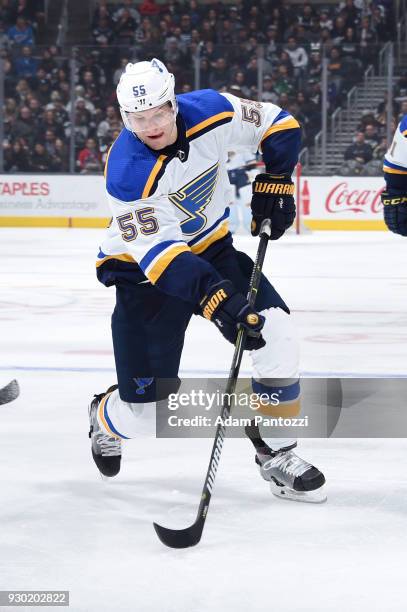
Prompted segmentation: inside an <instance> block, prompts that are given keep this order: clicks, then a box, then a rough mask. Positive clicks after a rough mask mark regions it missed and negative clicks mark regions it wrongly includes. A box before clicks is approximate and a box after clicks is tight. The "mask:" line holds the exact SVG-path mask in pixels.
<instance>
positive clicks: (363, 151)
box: [345, 132, 373, 165]
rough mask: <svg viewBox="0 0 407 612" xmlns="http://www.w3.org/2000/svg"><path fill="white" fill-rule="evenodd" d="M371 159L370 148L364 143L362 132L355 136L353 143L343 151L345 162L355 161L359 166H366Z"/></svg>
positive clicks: (371, 152) (371, 151)
mask: <svg viewBox="0 0 407 612" xmlns="http://www.w3.org/2000/svg"><path fill="white" fill-rule="evenodd" d="M372 157H373V150H372V147H371V146H370V145H368V144H366V142H365V135H364V134H363V132H358V133H357V134H356V139H355V142H353V143H352V144H351V145H349V147H348V148H347V149H346V151H345V160H346V161H355V162H357V163H358V164H360V165H364V164H366V163H367V162H368V161H370V160H371V159H372Z"/></svg>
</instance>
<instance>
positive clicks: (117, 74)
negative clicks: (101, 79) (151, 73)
mask: <svg viewBox="0 0 407 612" xmlns="http://www.w3.org/2000/svg"><path fill="white" fill-rule="evenodd" d="M129 61H130V60H129V58H128V57H122V59H121V60H120V66H119V68H116V70H115V71H114V73H113V79H112V81H113V85H114V86H115V87H117V85H118V83H119V81H120V77H121V75H122V73H123V72H124V70H125V68H126V66H127V64H128V63H129Z"/></svg>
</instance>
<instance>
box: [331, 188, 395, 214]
mask: <svg viewBox="0 0 407 612" xmlns="http://www.w3.org/2000/svg"><path fill="white" fill-rule="evenodd" d="M382 191H383V188H381V189H352V188H351V187H349V183H348V182H347V181H342V182H341V183H337V184H336V185H334V187H332V189H331V190H330V192H329V193H328V195H327V197H326V200H325V209H326V210H327V211H328V212H329V213H343V212H354V213H357V214H359V213H369V212H370V213H374V214H378V213H381V211H382V203H381V201H380V194H381V193H382Z"/></svg>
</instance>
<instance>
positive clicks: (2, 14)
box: [0, 0, 17, 27]
mask: <svg viewBox="0 0 407 612" xmlns="http://www.w3.org/2000/svg"><path fill="white" fill-rule="evenodd" d="M16 17H17V13H16V10H15V7H14V1H12V0H2V2H1V5H0V20H1V21H2V22H3V23H4V24H5V26H6V27H8V26H12V25H13V24H14V23H15V20H16Z"/></svg>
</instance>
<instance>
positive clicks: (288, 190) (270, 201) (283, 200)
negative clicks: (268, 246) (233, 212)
mask: <svg viewBox="0 0 407 612" xmlns="http://www.w3.org/2000/svg"><path fill="white" fill-rule="evenodd" d="M251 209H252V215H253V220H252V224H251V232H252V236H258V235H259V232H260V227H261V224H262V222H263V221H264V219H270V221H271V235H270V240H277V239H278V238H280V237H281V236H282V235H283V234H284V232H285V231H286V229H288V228H289V227H290V226H291V225H292V224H293V222H294V219H295V202H294V183H293V182H292V180H291V177H289V176H283V175H281V176H276V175H273V174H266V173H265V174H258V175H257V176H256V178H255V180H254V181H253V197H252V202H251Z"/></svg>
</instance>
